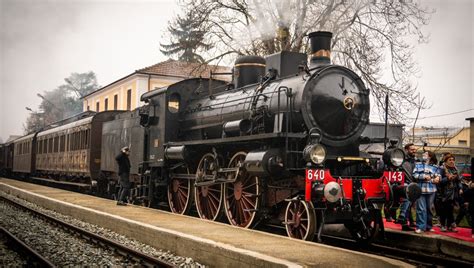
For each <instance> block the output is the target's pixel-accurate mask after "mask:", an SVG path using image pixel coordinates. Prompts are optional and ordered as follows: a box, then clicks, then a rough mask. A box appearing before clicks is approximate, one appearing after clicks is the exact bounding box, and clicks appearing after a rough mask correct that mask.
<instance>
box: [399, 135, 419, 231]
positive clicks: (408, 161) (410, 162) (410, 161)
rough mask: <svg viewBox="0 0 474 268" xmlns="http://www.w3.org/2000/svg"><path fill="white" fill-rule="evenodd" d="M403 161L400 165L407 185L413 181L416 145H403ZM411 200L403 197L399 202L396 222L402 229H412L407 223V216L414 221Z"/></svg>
mask: <svg viewBox="0 0 474 268" xmlns="http://www.w3.org/2000/svg"><path fill="white" fill-rule="evenodd" d="M405 156H406V157H405V161H403V164H402V167H403V171H404V173H405V184H406V185H408V184H410V183H411V182H413V170H414V169H415V163H416V157H415V156H416V147H415V145H414V144H413V143H408V144H407V145H405ZM411 205H412V204H411V202H410V201H409V200H408V198H406V197H405V198H403V199H402V202H401V204H400V214H399V215H398V219H397V222H398V223H400V224H401V225H402V230H403V231H413V230H414V229H413V228H411V227H410V226H409V225H408V223H407V218H408V219H410V222H412V223H413V222H414V221H413V219H412V217H413V216H412V215H411Z"/></svg>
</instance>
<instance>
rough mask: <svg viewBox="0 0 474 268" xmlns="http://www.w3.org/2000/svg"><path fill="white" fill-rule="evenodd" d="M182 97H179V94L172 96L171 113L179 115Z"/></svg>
mask: <svg viewBox="0 0 474 268" xmlns="http://www.w3.org/2000/svg"><path fill="white" fill-rule="evenodd" d="M180 99H181V98H180V97H179V94H178V93H173V94H171V96H170V97H169V100H168V110H169V111H170V113H173V114H175V113H177V112H178V111H179V101H180Z"/></svg>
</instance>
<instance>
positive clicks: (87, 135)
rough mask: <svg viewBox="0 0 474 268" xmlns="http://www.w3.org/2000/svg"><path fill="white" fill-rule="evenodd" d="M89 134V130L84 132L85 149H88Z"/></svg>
mask: <svg viewBox="0 0 474 268" xmlns="http://www.w3.org/2000/svg"><path fill="white" fill-rule="evenodd" d="M90 132H91V130H90V129H88V130H86V142H85V144H86V148H89V135H90Z"/></svg>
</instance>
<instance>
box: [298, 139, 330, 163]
mask: <svg viewBox="0 0 474 268" xmlns="http://www.w3.org/2000/svg"><path fill="white" fill-rule="evenodd" d="M303 156H304V158H305V160H306V161H307V162H309V161H311V162H313V163H314V164H317V165H319V164H322V163H323V162H324V160H325V159H326V149H324V146H322V145H321V144H310V145H307V146H306V147H305V148H304V150H303Z"/></svg>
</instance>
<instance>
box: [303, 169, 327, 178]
mask: <svg viewBox="0 0 474 268" xmlns="http://www.w3.org/2000/svg"><path fill="white" fill-rule="evenodd" d="M306 180H309V181H323V180H324V169H306Z"/></svg>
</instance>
